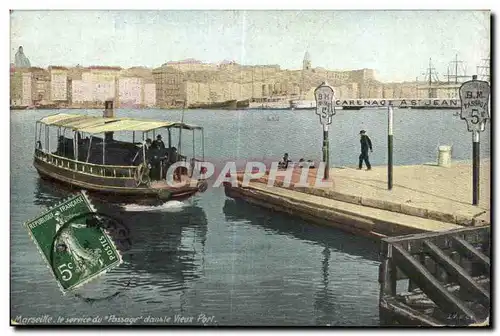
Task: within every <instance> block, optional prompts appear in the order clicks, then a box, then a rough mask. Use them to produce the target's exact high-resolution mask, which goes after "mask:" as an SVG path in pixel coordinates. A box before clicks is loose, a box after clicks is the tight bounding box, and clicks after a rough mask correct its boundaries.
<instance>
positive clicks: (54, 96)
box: [49, 66, 69, 102]
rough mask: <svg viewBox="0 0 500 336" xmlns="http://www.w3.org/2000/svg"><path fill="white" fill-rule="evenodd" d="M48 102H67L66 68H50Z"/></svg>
mask: <svg viewBox="0 0 500 336" xmlns="http://www.w3.org/2000/svg"><path fill="white" fill-rule="evenodd" d="M49 73H50V100H51V101H52V102H62V101H64V102H68V98H69V95H68V68H65V67H61V66H50V67H49Z"/></svg>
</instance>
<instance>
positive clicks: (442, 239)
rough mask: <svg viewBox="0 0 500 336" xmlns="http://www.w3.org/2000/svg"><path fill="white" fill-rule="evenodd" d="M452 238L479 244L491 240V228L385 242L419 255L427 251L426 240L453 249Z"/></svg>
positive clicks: (417, 235)
mask: <svg viewBox="0 0 500 336" xmlns="http://www.w3.org/2000/svg"><path fill="white" fill-rule="evenodd" d="M452 236H456V237H459V238H461V239H463V240H465V241H467V242H469V243H470V244H479V243H484V242H487V241H489V240H490V238H491V231H490V227H489V226H484V227H474V228H466V229H457V230H449V231H445V232H437V233H435V232H432V233H418V234H412V235H405V236H399V237H387V238H384V239H383V241H384V242H385V243H388V244H395V243H398V244H400V245H401V246H402V247H404V248H405V249H406V250H407V251H411V254H419V253H422V252H423V251H424V250H425V246H424V245H423V242H424V241H425V240H427V241H432V242H433V243H434V244H435V245H436V246H438V247H439V248H440V249H442V250H445V249H449V248H452V245H453V240H452V239H451V237H452Z"/></svg>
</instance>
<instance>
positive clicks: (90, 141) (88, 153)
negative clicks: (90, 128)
mask: <svg viewBox="0 0 500 336" xmlns="http://www.w3.org/2000/svg"><path fill="white" fill-rule="evenodd" d="M92 138H93V136H92V135H91V136H90V140H89V150H88V151H87V160H85V162H89V158H90V150H91V149H92Z"/></svg>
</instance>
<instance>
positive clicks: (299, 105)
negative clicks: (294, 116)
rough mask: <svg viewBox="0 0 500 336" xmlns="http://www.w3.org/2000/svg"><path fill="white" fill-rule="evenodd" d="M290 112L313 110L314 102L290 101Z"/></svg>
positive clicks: (314, 107)
mask: <svg viewBox="0 0 500 336" xmlns="http://www.w3.org/2000/svg"><path fill="white" fill-rule="evenodd" d="M290 106H291V108H292V110H315V109H316V101H315V100H292V101H291V102H290Z"/></svg>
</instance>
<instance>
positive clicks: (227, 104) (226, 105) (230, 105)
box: [189, 100, 238, 110]
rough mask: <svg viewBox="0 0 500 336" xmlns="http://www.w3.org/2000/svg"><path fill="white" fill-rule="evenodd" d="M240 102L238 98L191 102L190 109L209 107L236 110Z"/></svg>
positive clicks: (210, 108) (208, 108)
mask: <svg viewBox="0 0 500 336" xmlns="http://www.w3.org/2000/svg"><path fill="white" fill-rule="evenodd" d="M237 105H238V102H237V101H236V100H227V101H224V102H217V103H207V104H191V105H189V109H207V110H236V109H237Z"/></svg>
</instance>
